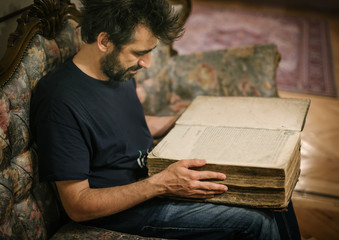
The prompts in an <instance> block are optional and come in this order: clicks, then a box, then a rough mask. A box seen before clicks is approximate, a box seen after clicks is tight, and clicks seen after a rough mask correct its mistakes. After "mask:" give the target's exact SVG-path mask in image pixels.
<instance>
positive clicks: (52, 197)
mask: <svg viewBox="0 0 339 240" xmlns="http://www.w3.org/2000/svg"><path fill="white" fill-rule="evenodd" d="M80 47H81V39H80V34H79V29H77V23H76V22H75V21H74V20H68V21H67V22H66V24H65V25H64V27H63V29H62V30H61V32H60V33H59V34H57V36H56V37H55V38H54V39H52V40H48V39H46V38H44V37H42V36H41V35H39V34H38V35H35V36H34V38H33V39H32V40H31V43H30V45H29V46H28V47H27V49H26V51H25V55H24V56H23V58H22V60H21V62H20V63H19V65H18V66H17V68H16V71H15V72H14V73H13V74H12V75H11V77H10V78H9V79H6V81H4V82H3V84H2V85H1V89H0V170H1V171H0V199H1V201H0V239H20V240H21V239H34V240H35V239H49V238H51V237H52V239H54V240H58V239H146V238H142V237H138V236H133V235H128V234H122V233H117V232H112V231H108V230H104V229H97V228H91V227H84V226H82V225H79V224H76V223H73V222H69V221H68V220H67V218H66V217H65V213H64V211H63V208H62V206H61V204H60V201H59V199H58V195H57V192H56V190H55V186H54V184H52V183H39V180H38V175H37V161H38V159H37V154H36V151H35V146H34V143H32V142H31V140H30V133H29V127H28V126H29V102H30V96H31V91H33V90H34V87H35V85H36V83H37V82H38V81H39V79H40V78H41V77H42V76H44V75H45V74H46V73H48V72H49V71H51V70H53V69H55V68H56V67H57V66H58V65H59V64H61V63H62V62H64V61H65V60H66V59H67V58H69V57H71V56H73V55H74V54H75V53H76V52H77V51H78V50H79V49H80ZM172 54H173V52H172V51H171V48H170V46H168V45H163V44H161V45H160V46H159V47H158V48H157V49H156V50H155V51H154V52H153V53H152V57H153V58H152V60H153V64H152V66H151V68H150V69H148V70H143V71H142V72H140V73H139V74H138V75H137V77H136V78H137V82H138V85H137V93H138V96H139V98H140V100H141V102H142V103H143V106H144V108H145V112H146V113H147V114H151V115H155V114H157V115H161V114H162V115H163V114H177V113H179V112H180V111H182V109H184V108H185V107H187V105H188V104H189V103H190V101H191V100H192V99H193V98H194V97H195V96H197V95H224V96H231V95H244V96H267V97H272V96H276V85H275V71H276V67H277V64H278V60H279V54H278V53H277V49H276V47H275V46H274V45H269V44H268V45H261V46H260V45H259V46H251V47H242V48H236V49H229V50H218V51H211V52H202V53H195V54H191V55H185V56H184V55H182V56H172ZM147 239H148V238H147Z"/></svg>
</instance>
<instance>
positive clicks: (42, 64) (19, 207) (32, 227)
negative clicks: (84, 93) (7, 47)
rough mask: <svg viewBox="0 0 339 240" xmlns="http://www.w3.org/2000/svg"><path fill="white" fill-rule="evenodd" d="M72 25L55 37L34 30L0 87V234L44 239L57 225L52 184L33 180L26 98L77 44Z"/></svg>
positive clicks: (34, 157)
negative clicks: (13, 67)
mask: <svg viewBox="0 0 339 240" xmlns="http://www.w3.org/2000/svg"><path fill="white" fill-rule="evenodd" d="M75 25H76V22H74V21H73V20H68V22H67V23H66V24H65V26H64V28H63V29H62V31H61V33H60V35H59V36H57V37H56V39H55V40H47V39H45V38H43V37H42V36H41V35H36V36H35V37H34V38H33V39H32V41H31V43H30V44H29V46H28V47H27V49H26V52H25V55H24V57H23V58H22V61H21V62H20V64H19V65H18V66H17V68H16V71H15V73H14V74H13V75H12V76H11V77H10V79H8V81H6V82H5V83H4V84H3V85H2V86H1V90H0V110H1V113H0V114H1V115H0V117H1V124H0V135H1V138H0V146H1V150H0V169H1V173H0V198H1V201H0V238H5V239H7V238H9V239H47V238H48V237H50V236H51V235H52V234H53V233H54V232H55V231H56V230H57V228H58V227H59V226H60V224H62V221H63V214H62V213H63V211H62V209H61V207H60V205H59V201H58V198H57V195H56V194H55V192H54V191H53V185H52V184H49V183H39V181H38V175H37V169H36V167H37V164H36V162H37V154H36V151H35V149H34V147H33V145H32V142H31V141H30V133H29V100H30V96H31V90H32V89H34V87H35V84H36V83H37V81H39V79H40V78H41V77H42V76H43V75H45V74H46V73H47V72H49V71H51V70H53V69H54V68H55V67H56V66H57V65H58V64H60V63H61V62H63V61H64V60H65V59H66V58H68V57H70V56H72V55H73V54H75V52H76V51H77V49H79V47H80V36H79V33H78V32H77V30H76V28H75ZM67 36H68V37H67ZM59 39H60V41H58V40H59Z"/></svg>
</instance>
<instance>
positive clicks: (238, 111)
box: [147, 96, 310, 209]
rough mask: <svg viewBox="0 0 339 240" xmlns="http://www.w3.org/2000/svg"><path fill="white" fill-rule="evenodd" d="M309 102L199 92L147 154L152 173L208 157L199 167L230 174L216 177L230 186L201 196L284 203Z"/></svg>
mask: <svg viewBox="0 0 339 240" xmlns="http://www.w3.org/2000/svg"><path fill="white" fill-rule="evenodd" d="M309 106H310V100H308V99H289V98H264V97H207V96H199V97H197V98H196V99H194V101H193V102H192V103H191V105H190V106H189V107H188V108H187V109H186V110H185V112H184V113H183V114H182V115H181V116H180V118H179V119H178V120H177V122H176V124H175V126H174V128H173V129H171V131H170V132H169V133H168V134H167V135H166V136H165V137H164V138H163V139H162V140H161V141H160V142H159V143H158V144H157V146H156V147H155V148H154V149H153V150H152V151H151V153H150V154H149V156H148V160H147V162H148V168H149V175H153V174H156V173H158V172H160V171H162V170H164V169H165V168H166V167H167V166H168V165H169V164H171V163H174V162H175V161H178V160H181V159H194V158H197V159H205V160H206V161H207V164H206V165H205V166H203V167H201V168H197V169H196V170H211V171H217V172H222V173H224V174H226V179H225V180H224V181H220V180H218V181H215V182H218V183H222V184H225V185H227V186H228V191H226V192H225V193H223V194H220V195H216V196H215V197H213V198H210V199H207V200H201V201H206V202H213V203H221V204H235V205H244V206H251V207H260V208H276V209H279V208H285V207H286V206H287V205H288V203H289V201H290V199H291V196H292V193H293V190H294V187H295V185H296V183H297V181H298V178H299V174H300V147H301V131H302V130H303V127H304V124H305V120H306V116H307V112H308V109H309ZM211 181H214V180H213V179H211ZM172 197H174V196H172ZM186 200H193V199H186Z"/></svg>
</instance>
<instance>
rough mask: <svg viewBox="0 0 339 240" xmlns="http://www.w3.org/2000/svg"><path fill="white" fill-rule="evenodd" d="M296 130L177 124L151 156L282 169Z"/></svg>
mask: <svg viewBox="0 0 339 240" xmlns="http://www.w3.org/2000/svg"><path fill="white" fill-rule="evenodd" d="M299 143H300V133H299V132H297V131H281V130H266V129H248V128H226V127H205V126H184V125H177V126H175V128H174V129H172V130H171V132H170V133H169V134H168V135H167V136H166V137H165V138H164V139H163V140H162V141H161V142H160V143H159V144H158V145H157V146H156V148H155V149H154V150H153V151H152V153H151V156H152V155H153V156H155V157H160V158H167V159H176V160H180V159H190V158H200V159H206V160H207V162H208V163H213V164H221V165H223V164H224V165H239V166H257V167H270V168H271V167H273V168H285V165H286V162H287V161H288V160H289V159H290V157H291V155H292V154H293V152H294V149H295V147H296V145H298V144H299Z"/></svg>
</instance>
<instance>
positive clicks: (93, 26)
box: [80, 0, 183, 49]
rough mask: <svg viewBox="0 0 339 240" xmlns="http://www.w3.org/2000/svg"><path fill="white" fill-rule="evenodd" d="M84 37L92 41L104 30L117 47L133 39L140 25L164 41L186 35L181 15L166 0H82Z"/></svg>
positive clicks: (88, 41) (85, 39) (82, 33)
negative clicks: (180, 21)
mask: <svg viewBox="0 0 339 240" xmlns="http://www.w3.org/2000/svg"><path fill="white" fill-rule="evenodd" d="M81 2H82V5H83V7H82V9H81V21H80V26H81V36H82V39H83V41H84V42H86V43H89V44H90V43H93V42H95V41H96V38H97V36H98V35H99V34H100V33H101V32H106V33H108V39H109V40H110V41H111V42H112V43H113V44H114V45H115V46H116V47H117V48H118V49H121V48H122V46H124V45H125V44H128V43H130V42H132V41H133V37H134V32H135V27H136V26H138V25H139V24H142V25H144V26H145V27H147V28H148V29H150V30H151V32H152V33H153V35H154V36H155V37H156V38H158V39H159V40H160V41H162V42H164V43H171V42H173V41H174V40H176V39H177V38H179V37H180V36H181V35H182V34H183V26H182V25H181V24H180V23H179V21H178V19H179V16H178V14H177V13H176V12H175V10H174V8H173V7H172V6H171V5H170V4H169V3H168V1H167V0H81Z"/></svg>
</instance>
